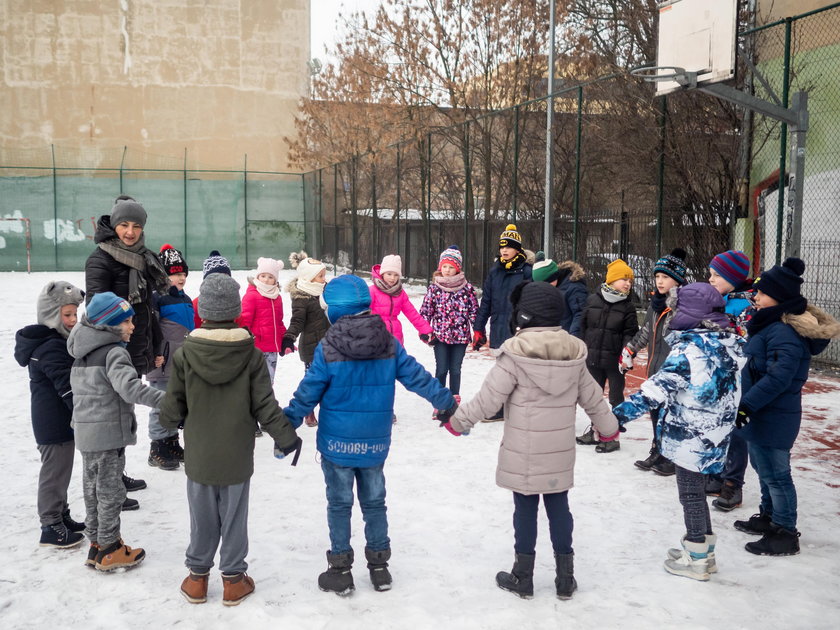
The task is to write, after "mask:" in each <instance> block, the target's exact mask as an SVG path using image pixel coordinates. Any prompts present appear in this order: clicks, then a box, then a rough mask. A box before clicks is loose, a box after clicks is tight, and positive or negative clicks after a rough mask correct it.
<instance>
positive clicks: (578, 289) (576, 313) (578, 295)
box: [557, 260, 589, 339]
mask: <svg viewBox="0 0 840 630" xmlns="http://www.w3.org/2000/svg"><path fill="white" fill-rule="evenodd" d="M558 267H559V268H560V269H561V270H562V269H568V270H569V273H568V275H567V276H566V277H565V278H563V281H562V282H561V283H560V285H559V286H558V287H557V288H558V289H560V291H561V292H562V293H563V298H564V299H565V301H566V310H565V311H564V312H563V319H562V320H561V321H560V325H561V326H562V327H563V330H565V331H566V332H568V333H569V334H570V335H573V336H575V337H577V338H579V339H580V338H581V337H582V335H581V332H580V320H581V317H582V316H583V307H584V306H586V298H588V297H589V290H588V289H587V288H586V272H585V271H584V270H583V267H581V266H580V265H578V264H577V263H575V262H572V261H571V260H567V261H564V262H562V263H560V264H559V265H558Z"/></svg>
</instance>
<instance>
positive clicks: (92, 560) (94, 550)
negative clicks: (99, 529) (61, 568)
mask: <svg viewBox="0 0 840 630" xmlns="http://www.w3.org/2000/svg"><path fill="white" fill-rule="evenodd" d="M99 549H100V547H99V543H90V549H88V557H87V560H85V566H86V567H90V568H91V569H95V568H96V556H98V555H99Z"/></svg>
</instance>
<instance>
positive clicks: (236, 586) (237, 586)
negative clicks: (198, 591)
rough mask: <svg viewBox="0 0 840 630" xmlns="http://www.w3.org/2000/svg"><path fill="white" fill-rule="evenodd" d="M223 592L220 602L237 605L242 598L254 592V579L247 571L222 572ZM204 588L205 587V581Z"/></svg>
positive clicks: (226, 604)
mask: <svg viewBox="0 0 840 630" xmlns="http://www.w3.org/2000/svg"><path fill="white" fill-rule="evenodd" d="M222 583H223V584H224V592H223V593H222V603H223V604H224V605H225V606H239V604H241V603H242V600H243V599H245V598H246V597H248V596H249V595H250V594H251V593H253V592H254V589H255V588H256V586H255V585H254V580H253V579H251V577H250V576H249V575H248V574H247V573H232V574H227V573H222ZM205 588H207V585H206V582H205Z"/></svg>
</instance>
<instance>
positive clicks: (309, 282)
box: [282, 252, 330, 427]
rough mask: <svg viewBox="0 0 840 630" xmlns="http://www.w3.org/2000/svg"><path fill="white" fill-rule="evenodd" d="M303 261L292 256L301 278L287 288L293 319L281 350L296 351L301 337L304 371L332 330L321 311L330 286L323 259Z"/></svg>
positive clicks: (313, 422)
mask: <svg viewBox="0 0 840 630" xmlns="http://www.w3.org/2000/svg"><path fill="white" fill-rule="evenodd" d="M300 253H301V254H303V257H302V258H298V257H297V256H298V255H297V254H295V253H293V254H291V255H290V256H289V260H290V261H291V263H292V268H293V269H294V268H297V272H298V277H297V278H294V279H292V280H291V281H290V282H289V284H287V285H286V290H287V291H288V292H289V294H290V295H291V296H292V319H291V320H290V321H289V328H288V329H287V330H286V334H285V335H284V336H283V345H282V351H283V353H284V354H285V353H286V352H294V350H295V340H296V339H297V338H298V335H300V346H299V348H298V350H299V352H300V360H301V361H303V364H304V367H305V369H307V370H308V369H309V366H310V365H311V364H312V359H313V358H314V357H315V346H317V345H318V342H319V341H321V339H323V337H324V335H325V334H326V332H327V330H328V329H329V327H330V322H329V320H328V319H327V316H326V315H325V314H324V309H323V308H321V295H322V294H323V293H324V287H325V286H326V284H327V266H326V265H325V264H324V263H322V262H321V261H320V260H315V259H314V258H309V257H308V256H306V252H300ZM305 422H306V426H308V427H314V426H317V424H318V420H317V419H316V418H315V414H314V413H310V414H309V415H308V416H306V420H305Z"/></svg>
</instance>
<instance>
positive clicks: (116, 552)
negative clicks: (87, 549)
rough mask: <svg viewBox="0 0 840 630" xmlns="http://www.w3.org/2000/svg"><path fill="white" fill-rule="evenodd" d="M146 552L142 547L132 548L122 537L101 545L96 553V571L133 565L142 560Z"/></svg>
mask: <svg viewBox="0 0 840 630" xmlns="http://www.w3.org/2000/svg"><path fill="white" fill-rule="evenodd" d="M145 557H146V552H145V551H143V550H142V549H139V548H138V549H132V548H131V547H129V546H128V545H126V544H125V543H124V542H123V541H122V539H120V540H117V542H115V543H111V544H110V545H108V546H107V547H103V548H101V549H100V550H99V553H98V554H96V569H97V570H98V571H113V570H114V569H121V568H123V567H125V568H128V567H133V566H135V565H138V564H140V563H141V562H143V558H145Z"/></svg>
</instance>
